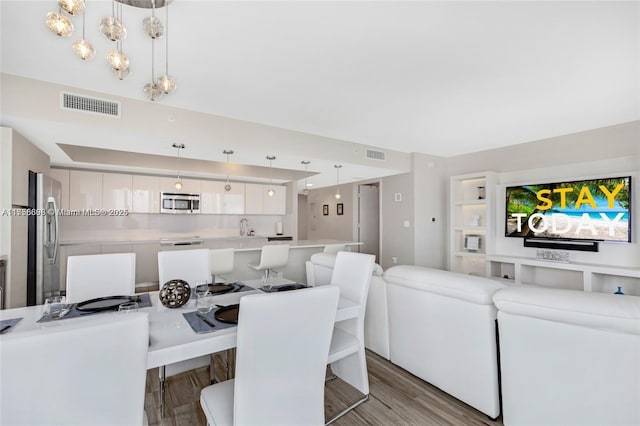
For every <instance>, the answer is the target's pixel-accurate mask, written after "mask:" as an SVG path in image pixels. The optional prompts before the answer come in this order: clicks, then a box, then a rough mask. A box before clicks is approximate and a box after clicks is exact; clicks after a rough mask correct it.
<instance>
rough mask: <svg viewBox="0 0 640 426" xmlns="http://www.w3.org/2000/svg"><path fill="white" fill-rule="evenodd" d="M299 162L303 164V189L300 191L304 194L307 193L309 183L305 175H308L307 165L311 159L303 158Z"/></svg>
mask: <svg viewBox="0 0 640 426" xmlns="http://www.w3.org/2000/svg"><path fill="white" fill-rule="evenodd" d="M300 163H302V164H304V189H303V190H302V193H303V194H304V195H309V184H308V183H307V176H308V172H307V166H308V165H309V164H310V163H311V161H309V160H303V161H301V162H300Z"/></svg>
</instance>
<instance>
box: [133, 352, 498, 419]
mask: <svg viewBox="0 0 640 426" xmlns="http://www.w3.org/2000/svg"><path fill="white" fill-rule="evenodd" d="M222 356H223V355H217V362H216V368H217V373H216V374H217V376H218V377H224V373H223V362H222V361H223V358H222ZM367 363H368V369H369V387H370V397H369V400H368V401H367V402H365V403H364V404H362V405H360V406H359V407H357V408H356V409H355V410H352V411H351V412H350V413H348V414H347V415H346V416H344V417H342V418H341V419H339V420H338V421H336V422H335V423H334V424H335V425H337V426H341V425H460V426H467V425H502V422H501V421H500V420H498V421H491V420H490V419H489V418H488V417H487V416H486V415H485V414H483V413H481V412H479V411H477V410H475V409H473V408H471V407H469V406H468V405H466V404H464V403H462V402H460V401H458V400H457V399H455V398H453V397H451V396H449V395H448V394H446V393H444V392H442V391H441V390H440V389H438V388H436V387H434V386H431V385H430V384H428V383H426V382H424V381H422V380H421V379H419V378H417V377H415V376H413V375H411V374H410V373H407V372H406V371H404V370H402V369H401V368H399V367H397V366H395V365H393V364H391V363H390V362H389V361H387V360H385V359H384V358H381V357H379V356H378V355H376V354H374V353H372V352H369V351H367ZM208 380H209V375H208V369H207V368H200V369H198V370H194V371H190V372H187V373H184V374H180V375H177V376H174V377H170V378H169V379H168V380H167V386H166V389H167V393H166V398H167V410H166V415H165V417H164V418H161V417H160V403H159V397H160V392H159V380H158V370H157V369H153V370H150V371H149V373H148V374H147V394H146V398H145V410H146V412H147V416H148V419H149V425H150V426H155V425H162V426H165V425H167V426H169V425H171V426H174V425H175V426H183V425H184V426H204V425H206V419H205V417H204V414H203V413H202V410H201V408H200V402H199V399H200V389H202V388H203V387H205V386H207V385H208ZM359 396H361V394H360V393H359V392H358V391H356V390H355V389H353V388H352V387H350V386H349V385H347V384H345V383H344V382H342V381H341V380H340V379H336V380H332V381H329V382H327V383H326V388H325V415H326V417H327V418H330V417H331V416H333V415H334V414H335V413H338V412H340V411H342V409H344V408H345V407H347V406H348V405H349V404H350V403H351V402H353V401H356V400H357V399H358V398H359Z"/></svg>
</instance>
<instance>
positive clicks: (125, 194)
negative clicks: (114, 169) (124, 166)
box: [102, 173, 133, 210]
mask: <svg viewBox="0 0 640 426" xmlns="http://www.w3.org/2000/svg"><path fill="white" fill-rule="evenodd" d="M132 184H133V176H131V175H125V174H120V173H103V175H102V207H103V208H105V209H120V210H131V209H132V194H131V188H132Z"/></svg>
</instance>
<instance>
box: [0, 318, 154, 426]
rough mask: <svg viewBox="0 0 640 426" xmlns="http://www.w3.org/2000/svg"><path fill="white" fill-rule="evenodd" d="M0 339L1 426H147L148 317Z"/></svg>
mask: <svg viewBox="0 0 640 426" xmlns="http://www.w3.org/2000/svg"><path fill="white" fill-rule="evenodd" d="M56 325H59V327H43V328H39V329H35V330H33V331H28V332H23V333H15V334H13V333H12V334H7V335H5V336H2V340H1V342H0V346H1V347H2V355H1V356H0V372H1V374H2V380H0V424H2V425H12V426H20V425H49V426H53V425H144V424H146V415H145V413H144V398H145V382H146V378H147V348H148V342H149V320H148V316H147V314H146V313H141V312H136V313H130V314H120V315H119V314H113V315H95V316H94V317H91V318H85V319H83V320H80V321H79V320H69V321H65V324H64V325H63V324H56Z"/></svg>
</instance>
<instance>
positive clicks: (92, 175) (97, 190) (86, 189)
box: [69, 170, 102, 210]
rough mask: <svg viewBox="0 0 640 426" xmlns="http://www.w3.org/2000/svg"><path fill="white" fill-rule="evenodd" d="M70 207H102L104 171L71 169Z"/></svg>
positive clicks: (72, 208) (74, 208)
mask: <svg viewBox="0 0 640 426" xmlns="http://www.w3.org/2000/svg"><path fill="white" fill-rule="evenodd" d="M69 193H70V195H69V208H70V209H71V210H77V209H101V208H102V173H101V172H88V171H84V170H70V171H69Z"/></svg>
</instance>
